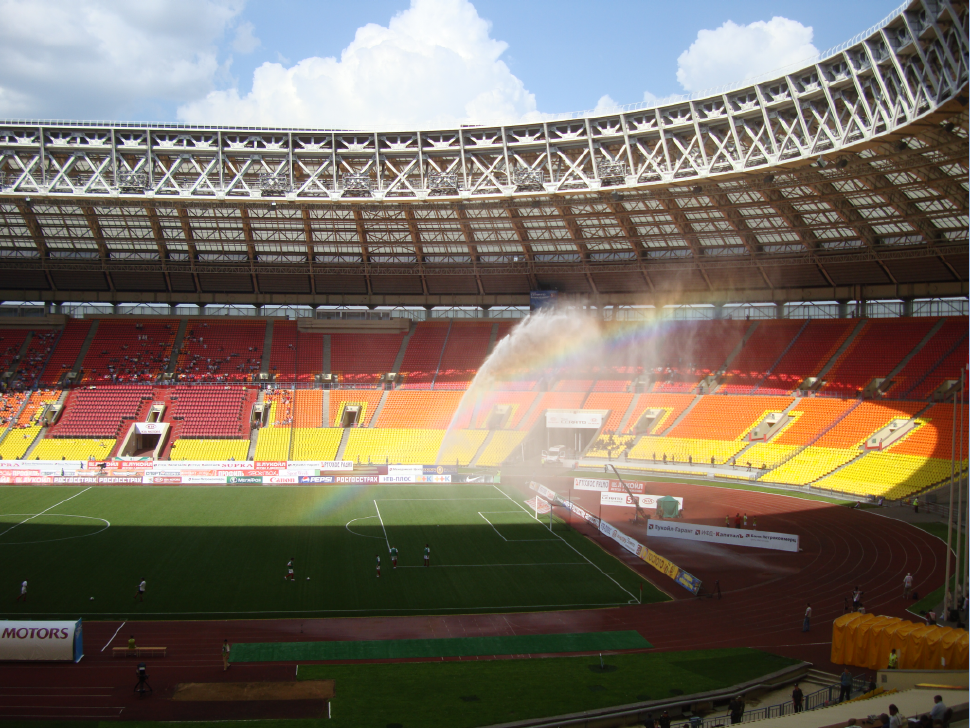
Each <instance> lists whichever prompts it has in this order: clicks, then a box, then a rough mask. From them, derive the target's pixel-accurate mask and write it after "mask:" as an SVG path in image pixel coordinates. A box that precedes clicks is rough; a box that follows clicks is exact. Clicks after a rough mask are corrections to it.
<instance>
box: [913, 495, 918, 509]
mask: <svg viewBox="0 0 970 728" xmlns="http://www.w3.org/2000/svg"><path fill="white" fill-rule="evenodd" d="M913 513H919V498H917V497H916V496H913Z"/></svg>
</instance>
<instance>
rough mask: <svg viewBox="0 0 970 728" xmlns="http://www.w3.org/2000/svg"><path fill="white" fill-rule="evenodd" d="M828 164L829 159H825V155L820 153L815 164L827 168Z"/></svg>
mask: <svg viewBox="0 0 970 728" xmlns="http://www.w3.org/2000/svg"><path fill="white" fill-rule="evenodd" d="M827 164H828V160H827V159H825V155H824V154H819V155H818V159H816V160H815V166H816V167H818V168H819V169H825V167H826V165H827Z"/></svg>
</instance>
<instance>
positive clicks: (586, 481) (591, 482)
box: [573, 478, 646, 493]
mask: <svg viewBox="0 0 970 728" xmlns="http://www.w3.org/2000/svg"><path fill="white" fill-rule="evenodd" d="M624 482H625V483H626V487H625V488H624V487H623V483H621V482H620V481H619V480H607V479H606V478H573V488H575V489H576V490H598V491H599V492H600V493H603V492H610V493H626V492H627V491H628V490H629V491H630V492H631V493H643V492H644V491H645V490H646V483H644V482H643V481H641V480H627V481H624Z"/></svg>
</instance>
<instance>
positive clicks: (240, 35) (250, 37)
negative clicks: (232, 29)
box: [232, 21, 262, 54]
mask: <svg viewBox="0 0 970 728" xmlns="http://www.w3.org/2000/svg"><path fill="white" fill-rule="evenodd" d="M255 30H256V27H255V26H254V25H253V24H252V23H250V22H248V21H247V22H245V23H240V24H239V25H238V26H237V27H236V37H235V38H233V41H232V48H233V50H234V51H236V52H237V53H243V54H246V53H252V52H253V51H254V50H256V49H257V48H259V46H260V45H262V41H260V40H259V38H257V37H256V34H255V33H254V32H253V31H255Z"/></svg>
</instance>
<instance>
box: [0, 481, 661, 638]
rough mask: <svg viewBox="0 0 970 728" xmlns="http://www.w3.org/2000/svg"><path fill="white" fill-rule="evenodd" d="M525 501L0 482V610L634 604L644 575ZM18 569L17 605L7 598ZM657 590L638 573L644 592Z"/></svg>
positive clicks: (364, 489)
mask: <svg viewBox="0 0 970 728" xmlns="http://www.w3.org/2000/svg"><path fill="white" fill-rule="evenodd" d="M526 498H527V496H526V495H523V494H522V493H519V492H517V491H515V490H514V489H513V488H512V487H510V486H508V485H366V486H365V485H348V486H334V485H322V486H311V485H307V486H293V487H287V486H241V487H225V486H223V487H199V486H190V487H185V486H182V487H172V488H165V487H157V486H154V487H153V486H147V487H145V486H142V487H119V486H98V487H83V486H78V487H51V486H36V487H30V486H24V487H20V486H9V487H3V488H0V564H2V566H0V573H2V574H3V580H2V582H0V605H2V606H0V617H2V618H5V619H15V618H31V617H32V618H52V617H64V618H77V617H84V618H87V619H108V618H124V619H139V618H141V619H164V618H209V617H211V618H216V617H218V618H239V619H244V618H257V617H301V616H305V617H326V616H350V615H380V614H422V613H425V614H434V613H441V614H446V613H462V612H495V611H524V610H553V609H582V608H597V607H610V606H618V605H625V604H628V603H631V602H636V601H638V600H639V598H640V584H641V581H642V579H641V577H639V576H638V575H637V574H636V573H635V572H633V571H632V570H630V569H629V568H627V567H626V566H625V565H624V564H622V563H621V562H620V561H618V560H617V559H615V558H614V557H612V556H611V555H609V554H607V553H606V552H605V551H603V550H601V549H600V548H599V547H598V546H597V545H596V544H594V543H592V542H590V541H589V540H588V539H586V538H584V537H582V536H581V535H579V534H578V533H577V532H576V531H574V530H573V529H571V528H569V527H568V526H567V525H565V524H562V523H561V522H559V521H556V520H555V519H554V522H553V526H552V528H551V529H550V525H549V515H548V514H545V515H540V518H541V520H540V521H537V520H536V518H535V515H534V513H533V512H532V511H531V510H530V509H529V507H528V505H526V503H525V499H526ZM426 545H427V546H428V547H429V548H430V552H431V558H430V566H428V567H425V566H424V565H423V553H424V549H425V546H426ZM391 547H394V548H397V549H398V553H399V560H398V568H397V569H392V568H391V561H390V556H389V549H390V548H391ZM378 556H380V558H381V567H382V568H381V575H380V577H379V578H378V577H377V570H376V560H377V557H378ZM291 558H292V559H294V564H295V573H294V576H295V578H294V579H293V580H289V579H287V578H285V577H286V574H287V568H286V565H287V562H288V561H289V560H290V559H291ZM25 579H26V580H27V582H28V599H27V602H26V603H24V602H16V601H15V597H16V596H17V594H18V593H19V589H20V583H21V582H22V581H23V580H25ZM142 579H145V580H146V582H147V588H146V592H145V598H144V601H136V599H135V595H136V592H137V586H138V584H139V582H140V581H141V580H142ZM91 597H93V599H92V598H91ZM665 599H667V597H666V596H665V595H664V594H663V593H662V592H660V591H658V590H656V589H655V588H653V587H652V586H651V585H650V584H649V583H644V585H643V601H644V602H655V601H663V600H665Z"/></svg>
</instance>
